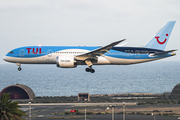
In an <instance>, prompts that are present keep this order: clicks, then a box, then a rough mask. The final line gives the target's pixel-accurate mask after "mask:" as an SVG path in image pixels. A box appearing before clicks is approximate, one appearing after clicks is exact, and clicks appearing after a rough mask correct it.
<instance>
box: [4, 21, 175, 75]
mask: <svg viewBox="0 0 180 120" xmlns="http://www.w3.org/2000/svg"><path fill="white" fill-rule="evenodd" d="M175 22H176V21H169V22H168V23H167V24H166V25H165V26H164V27H163V28H162V29H161V30H160V31H159V32H158V33H157V34H156V35H155V36H153V38H152V39H150V41H149V42H147V43H146V44H145V45H144V46H142V47H122V46H120V47H118V46H116V45H117V44H119V43H121V42H123V41H125V39H122V40H119V41H116V42H113V43H111V44H108V45H106V46H103V47H98V46H26V47H19V48H16V49H13V50H11V51H10V52H9V53H7V54H6V55H5V56H4V57H3V59H4V60H5V61H7V62H12V63H16V65H17V66H19V68H18V70H19V71H21V64H56V65H57V67H60V68H75V67H77V65H87V66H88V68H86V69H85V71H86V72H90V73H94V72H95V70H94V69H93V68H92V66H93V65H130V64H136V63H143V62H149V61H154V60H159V59H162V58H166V57H171V56H174V55H176V53H174V51H176V50H177V49H175V50H168V51H164V49H165V47H166V45H167V42H168V40H169V37H170V35H171V31H172V29H173V27H174V24H175Z"/></svg>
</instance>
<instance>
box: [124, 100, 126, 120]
mask: <svg viewBox="0 0 180 120" xmlns="http://www.w3.org/2000/svg"><path fill="white" fill-rule="evenodd" d="M125 105H126V103H125V102H123V120H125Z"/></svg>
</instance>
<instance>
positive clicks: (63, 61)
mask: <svg viewBox="0 0 180 120" xmlns="http://www.w3.org/2000/svg"><path fill="white" fill-rule="evenodd" d="M56 65H57V67H61V68H75V67H77V65H76V61H75V60H74V56H58V57H56Z"/></svg>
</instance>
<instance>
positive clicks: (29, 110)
mask: <svg viewBox="0 0 180 120" xmlns="http://www.w3.org/2000/svg"><path fill="white" fill-rule="evenodd" d="M29 120H31V102H29Z"/></svg>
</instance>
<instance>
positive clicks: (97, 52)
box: [75, 39, 126, 60]
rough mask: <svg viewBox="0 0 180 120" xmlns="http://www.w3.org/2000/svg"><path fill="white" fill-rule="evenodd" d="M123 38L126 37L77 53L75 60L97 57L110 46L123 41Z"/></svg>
mask: <svg viewBox="0 0 180 120" xmlns="http://www.w3.org/2000/svg"><path fill="white" fill-rule="evenodd" d="M124 40H126V39H123V40H119V41H116V42H113V43H111V44H109V45H106V46H104V47H101V48H98V49H96V50H93V51H91V52H88V53H85V54H82V55H77V56H75V57H76V59H77V60H86V59H88V58H94V57H97V56H101V55H103V54H104V53H106V52H108V51H109V50H110V49H111V48H112V47H114V46H115V45H117V44H119V43H120V42H123V41H124Z"/></svg>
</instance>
